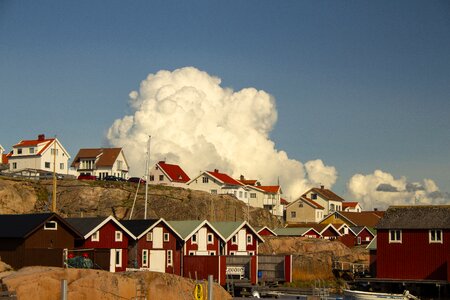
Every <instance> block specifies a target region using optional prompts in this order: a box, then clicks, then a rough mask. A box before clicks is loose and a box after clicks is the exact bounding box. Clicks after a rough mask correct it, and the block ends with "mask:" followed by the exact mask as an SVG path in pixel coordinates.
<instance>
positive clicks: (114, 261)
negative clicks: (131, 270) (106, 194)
mask: <svg viewBox="0 0 450 300" xmlns="http://www.w3.org/2000/svg"><path fill="white" fill-rule="evenodd" d="M66 221H67V222H68V223H69V224H70V225H72V226H73V227H74V228H76V229H77V230H78V231H79V232H80V233H81V234H82V238H81V239H79V240H77V241H76V242H75V247H76V248H78V249H94V256H95V257H92V259H93V260H94V261H97V262H96V264H97V265H99V266H100V267H101V268H102V269H104V270H109V271H110V272H121V271H125V269H126V267H127V264H128V245H129V242H130V241H132V240H135V239H136V237H135V236H134V235H133V234H132V233H131V232H130V231H129V230H128V229H127V228H126V227H125V226H123V225H122V224H121V223H120V222H119V221H117V220H116V219H115V218H114V217H113V216H109V217H94V218H68V219H66Z"/></svg>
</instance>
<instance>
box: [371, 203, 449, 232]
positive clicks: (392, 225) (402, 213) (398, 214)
mask: <svg viewBox="0 0 450 300" xmlns="http://www.w3.org/2000/svg"><path fill="white" fill-rule="evenodd" d="M376 228H377V229H450V205H423V206H422V205H417V206H391V207H389V208H388V210H387V211H386V213H385V214H384V217H383V218H382V219H381V221H380V222H379V223H378V225H377V226H376Z"/></svg>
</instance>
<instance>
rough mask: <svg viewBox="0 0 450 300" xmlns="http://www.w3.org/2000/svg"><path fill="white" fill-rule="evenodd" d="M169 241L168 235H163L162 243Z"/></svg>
mask: <svg viewBox="0 0 450 300" xmlns="http://www.w3.org/2000/svg"><path fill="white" fill-rule="evenodd" d="M168 241H169V233H167V232H166V233H164V242H168Z"/></svg>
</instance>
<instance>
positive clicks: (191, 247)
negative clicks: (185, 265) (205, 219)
mask: <svg viewBox="0 0 450 300" xmlns="http://www.w3.org/2000/svg"><path fill="white" fill-rule="evenodd" d="M202 228H206V233H205V236H204V237H200V236H198V237H197V241H199V240H200V238H205V239H206V240H207V237H208V234H209V233H212V234H213V236H214V241H213V243H212V244H208V243H207V244H206V251H208V255H212V253H211V251H213V252H214V253H215V255H220V242H221V240H220V237H219V236H218V235H217V234H216V233H215V232H214V231H213V230H212V229H211V228H209V227H208V226H204V227H202ZM199 231H200V230H199ZM199 231H197V232H196V234H198V235H200V233H199ZM198 246H199V245H198V242H197V243H193V242H192V237H191V238H190V239H189V240H187V241H185V244H184V249H185V250H184V255H189V252H190V251H193V252H194V255H203V254H197V251H198V250H199V249H198V248H199V247H198Z"/></svg>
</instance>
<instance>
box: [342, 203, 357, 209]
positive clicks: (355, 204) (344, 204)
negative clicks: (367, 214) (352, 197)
mask: <svg viewBox="0 0 450 300" xmlns="http://www.w3.org/2000/svg"><path fill="white" fill-rule="evenodd" d="M358 204H359V202H343V203H342V209H346V208H347V207H352V208H355V207H356V206H358Z"/></svg>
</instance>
